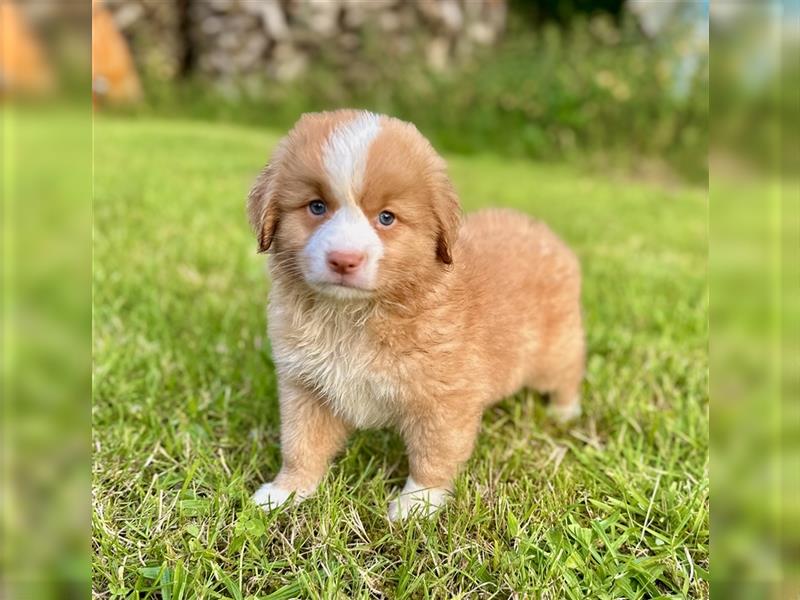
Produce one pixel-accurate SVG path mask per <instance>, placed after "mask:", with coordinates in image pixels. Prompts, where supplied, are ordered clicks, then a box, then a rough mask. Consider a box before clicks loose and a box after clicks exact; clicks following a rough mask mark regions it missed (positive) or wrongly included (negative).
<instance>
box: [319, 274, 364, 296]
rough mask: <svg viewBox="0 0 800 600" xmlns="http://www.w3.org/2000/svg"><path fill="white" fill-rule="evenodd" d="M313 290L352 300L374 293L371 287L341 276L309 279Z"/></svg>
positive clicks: (325, 294)
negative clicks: (324, 279)
mask: <svg viewBox="0 0 800 600" xmlns="http://www.w3.org/2000/svg"><path fill="white" fill-rule="evenodd" d="M309 284H310V285H311V287H312V288H313V289H314V291H316V292H318V293H320V294H322V295H324V296H330V297H333V298H337V299H340V300H354V299H365V298H370V297H372V295H373V294H374V293H375V290H374V289H372V288H367V287H364V286H362V285H359V284H357V283H355V282H353V281H348V280H347V279H346V278H344V277H341V278H339V279H338V280H333V281H332V280H326V281H309Z"/></svg>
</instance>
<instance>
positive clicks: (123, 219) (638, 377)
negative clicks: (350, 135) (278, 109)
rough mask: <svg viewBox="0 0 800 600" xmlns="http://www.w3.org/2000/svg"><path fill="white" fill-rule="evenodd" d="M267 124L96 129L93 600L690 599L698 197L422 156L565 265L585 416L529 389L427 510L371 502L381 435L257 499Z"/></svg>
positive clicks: (263, 437)
mask: <svg viewBox="0 0 800 600" xmlns="http://www.w3.org/2000/svg"><path fill="white" fill-rule="evenodd" d="M276 140H277V135H276V133H275V132H267V131H261V130H252V129H243V128H237V127H232V126H222V125H208V124H203V123H191V122H169V121H152V120H141V121H126V120H119V119H99V120H98V122H97V124H96V129H95V164H96V168H95V169H96V170H95V199H94V218H95V236H94V252H95V254H94V408H93V411H94V412H93V424H94V434H93V445H94V477H93V505H94V512H93V544H94V547H93V549H94V569H93V586H94V591H95V594H96V596H97V597H112V596H113V597H164V598H172V599H178V598H190V597H205V598H223V597H224V598H250V597H258V598H362V597H389V598H458V597H463V598H467V597H469V598H474V597H497V598H508V597H543V598H576V599H579V598H580V599H582V598H652V597H692V598H696V597H706V596H707V594H708V592H707V587H708V586H707V580H708V535H709V534H708V530H709V526H708V444H707V442H708V439H707V438H708V434H707V433H708V432H707V428H708V417H707V412H708V395H707V380H708V375H707V319H706V314H707V291H706V290H707V288H706V207H707V205H706V196H705V191H704V190H702V189H697V188H673V189H669V190H667V189H663V188H660V187H656V186H654V185H646V184H643V183H632V182H627V181H622V180H618V179H617V180H614V179H611V178H603V177H600V176H598V175H591V176H590V175H585V174H583V173H581V172H579V171H575V170H572V169H570V168H569V167H567V166H563V167H554V166H552V165H546V166H545V165H539V164H536V163H531V162H524V161H511V160H505V159H498V158H493V157H490V156H486V157H468V158H464V157H456V156H450V157H448V159H449V162H450V165H451V172H452V175H453V178H454V180H455V183H456V185H457V187H458V189H459V191H460V193H461V196H462V200H463V203H464V206H465V209H466V210H468V211H469V210H475V209H477V208H479V207H481V206H487V205H493V206H513V207H516V208H518V209H521V210H524V211H526V212H529V213H531V214H534V215H536V216H538V217H540V218H542V219H544V220H545V221H547V222H548V223H550V224H551V225H552V227H553V228H554V229H555V230H556V231H558V232H559V233H560V234H561V235H562V236H563V237H564V238H565V239H566V240H567V241H568V242H569V243H570V244H571V245H572V246H573V247H574V248H575V249H576V251H577V252H578V254H579V256H580V257H581V260H582V263H583V269H584V277H585V284H584V306H585V313H586V323H587V332H588V342H589V359H588V373H587V377H586V384H585V394H584V396H585V416H584V417H582V418H581V419H580V420H579V421H578V422H577V423H576V424H574V425H572V426H570V427H567V428H566V429H559V428H558V427H556V426H555V425H554V424H553V423H551V422H549V421H548V420H547V419H546V418H545V405H544V403H543V402H542V400H541V399H540V398H538V397H536V396H535V395H533V394H520V395H518V397H515V398H510V399H508V400H506V401H504V402H502V403H501V404H499V405H498V406H496V407H495V408H493V409H491V410H489V411H488V412H487V414H486V415H485V417H484V420H483V430H482V433H481V436H480V439H479V441H478V444H477V449H476V451H475V453H474V455H473V457H472V459H471V460H470V461H469V463H468V465H467V467H466V469H465V471H464V473H463V474H462V475H461V476H460V477H459V479H458V481H457V489H456V494H455V498H454V500H453V501H452V503H451V504H450V505H449V506H448V507H447V508H446V509H445V510H444V511H442V512H441V513H440V514H439V515H438V516H436V517H434V518H433V519H431V520H429V521H426V520H418V519H415V518H412V519H411V520H409V521H407V522H405V523H402V524H390V523H389V522H388V521H387V519H386V516H385V511H386V505H387V502H388V500H389V499H390V497H391V496H392V494H393V493H395V492H396V491H397V489H398V488H399V487H400V486H401V485H402V482H403V480H404V478H405V475H406V474H407V463H406V459H405V457H404V453H403V446H402V443H401V441H400V440H399V438H398V437H397V436H396V435H395V434H393V433H390V432H385V431H365V432H361V433H358V434H356V435H355V436H354V437H353V439H352V441H351V443H350V445H349V447H348V449H347V451H346V452H345V453H344V455H343V456H342V457H341V458H340V459H339V460H338V461H337V462H336V463H335V464H334V466H333V468H332V469H331V471H330V473H329V476H328V477H327V479H326V480H325V481H324V483H323V485H322V486H321V488H320V490H319V493H318V494H317V496H316V497H315V498H313V499H312V500H309V501H308V502H306V503H304V504H302V505H300V506H297V507H288V508H285V509H282V510H280V511H277V512H274V513H272V514H270V515H265V514H264V513H262V512H261V511H260V509H258V508H256V507H254V506H252V505H251V504H250V503H249V502H248V497H249V495H250V494H251V493H252V491H253V490H254V489H255V487H256V486H257V485H258V484H260V483H261V482H263V481H265V480H269V479H270V478H271V477H272V476H273V475H274V474H275V472H276V471H277V469H278V467H279V448H278V432H279V422H278V411H277V400H276V395H275V378H274V374H273V368H272V364H271V360H270V355H269V342H268V339H267V338H266V335H265V326H266V323H265V310H264V306H265V300H266V295H267V290H268V283H267V281H266V279H265V277H264V264H263V259H262V258H261V257H259V256H257V255H256V253H255V247H256V246H255V241H254V240H253V239H252V238H251V234H250V231H249V228H248V225H247V223H246V218H245V212H244V198H245V195H246V192H247V189H248V187H249V184H250V183H251V180H252V178H253V177H254V175H255V173H256V172H257V170H258V169H259V168H260V167H261V165H262V164H263V162H264V161H265V160H266V158H267V155H268V152H269V150H270V148H271V146H272V145H273V144H274V143H275V142H276ZM64 243H69V242H68V240H65V241H64Z"/></svg>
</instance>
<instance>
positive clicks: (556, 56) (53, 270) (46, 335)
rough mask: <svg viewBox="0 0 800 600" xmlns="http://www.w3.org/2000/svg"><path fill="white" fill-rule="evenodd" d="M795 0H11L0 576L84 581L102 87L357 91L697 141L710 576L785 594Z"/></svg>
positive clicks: (265, 111)
mask: <svg viewBox="0 0 800 600" xmlns="http://www.w3.org/2000/svg"><path fill="white" fill-rule="evenodd" d="M709 13H710V17H711V20H710V23H711V27H710V34H711V35H710V39H711V42H712V44H711V46H712V51H713V54H714V61H713V62H711V64H710V65H709V57H708V41H709ZM799 14H800V12H798V5H797V2H791V1H787V2H777V1H773V2H753V3H735V2H714V3H712V5H711V6H710V7H709V5H708V2H706V1H703V0H700V1H697V2H686V1H670V0H659V1H655V0H653V1H649V2H637V1H631V0H628V1H623V0H562V1H557V0H538V1H537V0H529V1H523V0H419V1H400V0H370V1H363V2H357V1H348V0H318V1H314V0H258V1H256V0H250V1H245V0H174V1H170V0H106V1H105V2H99V1H95V2H92V3H91V5H90V3H89V1H88V0H87V1H86V2H60V1H57V0H0V34H2V35H1V36H0V102H1V104H0V123H1V124H2V128H1V130H0V132H1V133H2V142H3V143H2V154H0V174H1V175H2V201H3V211H2V212H3V220H2V236H3V237H2V259H3V260H2V269H3V271H2V281H3V302H2V311H3V312H2V337H3V352H2V367H3V370H2V384H3V386H2V389H3V407H4V412H3V422H2V434H1V437H2V439H3V454H2V458H3V473H2V477H3V479H2V485H0V494H1V495H2V511H3V515H2V516H3V519H2V538H3V552H2V554H1V555H0V580H2V583H3V586H4V587H3V589H4V590H5V586H6V585H7V584H8V585H9V589H11V587H10V584H9V583H8V582H15V583H19V582H22V584H23V585H25V586H28V587H26V588H25V589H35V590H37V591H38V592H40V594H36V595H31V594H26V595H25V597H38V596H41V595H43V594H48V595H53V596H57V597H63V596H64V595H68V594H72V595H75V596H81V597H85V595H86V594H85V592H86V591H87V588H86V587H85V585H79V584H85V581H86V578H87V576H88V567H87V564H88V560H87V559H88V556H84V554H87V555H88V552H89V547H88V544H87V543H86V539H87V537H88V535H87V531H88V529H89V527H88V525H89V510H90V509H89V504H90V498H89V494H88V492H87V491H86V490H87V489H88V472H89V463H90V456H89V452H90V448H89V447H88V443H87V440H88V438H89V435H90V431H89V430H90V418H91V417H90V397H91V396H90V394H91V390H90V383H91V382H90V378H89V370H90V368H91V350H90V348H91V345H90V344H91V339H90V338H91V310H90V302H91V272H90V269H91V236H92V231H91V200H90V199H91V193H92V192H91V182H92V168H93V162H92V138H91V131H92V107H94V110H95V111H97V112H98V113H112V114H115V115H120V116H122V117H123V118H131V119H136V118H139V117H142V116H148V117H149V116H156V117H160V118H165V119H167V118H170V119H200V120H209V121H230V122H237V123H241V124H252V125H253V126H264V127H268V128H270V129H273V130H275V131H280V130H285V129H286V128H287V127H288V126H289V125H291V124H292V123H293V122H294V121H295V120H296V118H297V116H298V114H299V113H301V112H303V111H308V110H320V109H330V108H335V107H340V106H355V107H364V108H369V109H372V110H376V111H381V112H387V113H391V114H394V115H396V116H398V117H401V118H404V119H408V120H412V121H414V122H415V123H417V125H418V126H419V127H420V129H421V130H422V131H423V133H425V134H426V135H427V136H428V137H430V138H431V139H432V141H433V142H434V144H435V145H436V146H437V147H438V148H439V149H440V150H442V151H446V152H449V153H464V154H469V153H481V154H482V153H489V154H496V155H500V156H514V157H527V158H532V159H535V160H537V161H548V162H565V161H568V162H571V163H579V164H581V165H582V166H586V167H587V168H589V169H603V170H610V171H614V172H615V173H616V172H619V173H622V174H625V175H630V176H634V177H642V178H647V179H651V180H657V181H659V182H663V183H665V184H666V185H671V184H672V183H675V182H690V183H692V184H696V185H704V184H705V183H706V182H707V181H708V179H706V178H707V177H708V176H709V160H708V159H709V156H711V161H710V192H709V196H710V222H711V237H710V242H711V252H710V263H709V276H710V288H711V356H712V375H711V387H712V390H711V396H712V412H713V415H714V416H713V417H712V427H711V439H712V444H713V446H712V488H713V489H712V498H713V503H714V508H713V510H712V531H713V533H712V538H713V543H714V552H713V554H712V556H713V558H712V569H711V571H712V577H713V579H714V584H715V586H714V588H712V591H713V590H714V589H717V590H719V597H726V598H731V597H754V598H755V597H787V598H788V597H797V595H796V594H797V582H798V580H800V576H799V575H798V564H800V560H798V556H800V550H798V548H800V545H799V544H798V539H800V529H799V528H798V522H800V514H799V513H798V507H799V506H800V479H799V478H798V472H800V469H798V465H800V460H799V458H798V457H800V450H799V449H798V440H799V439H800V415H798V403H797V401H796V400H797V397H798V395H800V394H799V392H798V390H800V385H798V384H799V382H800V379H799V378H798V365H800V360H798V357H800V346H798V339H800V336H798V335H797V332H798V322H799V320H798V316H799V315H800V312H799V311H798V298H800V294H798V291H799V290H798V282H799V281H800V276H798V272H797V268H798V265H800V261H798V260H797V258H798V256H797V254H798V248H800V244H798V224H799V223H800V221H799V220H798V215H799V214H800V186H799V185H798V177H797V169H798V158H799V157H800V153H798V152H797V148H798V131H800V127H798V124H799V123H800V118H799V115H798V106H800V98H799V97H798V90H800V86H798V73H800V65H798V56H800V53H798V40H800V35H799V34H800V22H799V21H798V19H799V17H798V15H799ZM92 30H94V32H93V33H94V35H93V36H91V37H90V35H91V33H92ZM90 40H91V46H92V48H91V49H90ZM90 56H91V57H92V61H91V63H92V64H91V68H90V60H89V58H90ZM709 99H710V105H711V108H712V111H711V114H710V115H709ZM42 540H47V541H48V543H46V544H44V543H42ZM65 548H67V549H68V551H64V549H65ZM743 583H747V585H743ZM9 597H13V596H12V595H10V596H9ZM19 597H22V596H21V595H20V596H19Z"/></svg>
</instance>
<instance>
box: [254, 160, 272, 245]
mask: <svg viewBox="0 0 800 600" xmlns="http://www.w3.org/2000/svg"><path fill="white" fill-rule="evenodd" d="M275 172H276V167H275V161H274V160H273V161H272V162H270V163H269V164H268V165H267V166H266V167H264V169H263V170H262V171H261V173H259V174H258V177H256V181H255V183H254V184H253V187H252V188H251V189H250V193H249V194H248V195H247V216H248V218H249V219H250V226H251V227H252V228H253V231H254V232H255V234H256V236H257V238H258V251H259V252H266V251H267V250H269V247H270V245H272V238H273V236H274V235H275V231H276V229H277V228H278V205H277V202H276V201H275V185H276V184H275Z"/></svg>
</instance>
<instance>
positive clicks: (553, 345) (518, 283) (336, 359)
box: [248, 110, 584, 520]
mask: <svg viewBox="0 0 800 600" xmlns="http://www.w3.org/2000/svg"><path fill="white" fill-rule="evenodd" d="M248 212H249V217H250V221H251V224H252V226H253V228H254V230H255V233H256V235H257V237H258V244H259V251H260V252H267V251H269V253H270V260H269V270H270V274H271V279H272V288H271V292H270V300H269V309H268V322H269V326H268V329H269V336H270V340H271V343H272V352H273V357H274V362H275V367H276V370H277V377H278V393H279V399H280V413H281V454H282V461H283V465H282V467H281V470H280V472H279V473H278V475H277V476H276V477H275V479H274V481H272V482H271V483H266V484H264V485H263V486H261V488H259V490H258V491H257V492H256V493H255V495H254V496H253V499H254V500H255V502H256V503H257V504H259V505H261V506H263V507H264V508H265V509H270V508H272V507H275V506H277V505H280V504H281V503H283V502H284V501H286V500H287V499H288V498H289V497H290V496H291V495H292V494H294V499H295V500H301V499H303V498H307V497H309V496H310V495H311V494H313V493H314V490H315V489H316V487H317V485H318V484H319V482H320V480H321V479H322V478H323V476H324V474H325V471H326V469H327V467H328V465H329V463H330V461H331V459H332V458H333V457H334V456H335V455H336V453H337V452H338V451H339V450H340V449H341V448H342V446H343V445H344V443H345V441H346V439H347V437H348V434H349V433H350V432H351V431H353V430H354V429H361V428H372V427H393V428H395V429H396V430H397V431H399V433H400V434H401V435H402V437H403V438H404V441H405V443H406V447H407V451H408V460H409V470H410V473H409V476H408V479H407V480H406V483H405V487H404V488H403V490H402V492H401V493H400V495H399V497H398V498H397V499H395V500H393V501H392V502H391V504H390V505H389V518H390V519H392V520H395V519H400V518H403V517H405V516H407V515H408V514H409V512H410V511H412V510H419V511H421V512H422V513H425V514H429V513H431V512H433V511H434V510H435V509H436V508H437V507H439V506H440V505H442V504H443V503H444V502H445V500H446V498H447V496H448V494H449V493H450V492H451V490H452V487H453V480H454V478H455V477H456V474H457V473H458V470H459V467H460V466H461V465H462V464H463V463H464V462H465V461H466V460H467V459H468V458H469V456H470V454H471V452H472V449H473V446H474V444H475V439H476V436H477V434H478V428H479V426H480V421H481V415H482V413H483V411H484V409H486V408H487V407H488V406H490V405H491V404H493V403H495V402H497V401H499V400H501V399H502V398H504V397H506V396H509V395H510V394H513V393H514V392H516V391H517V390H519V389H521V388H523V387H525V386H528V387H531V388H534V389H536V390H540V391H542V392H548V393H550V394H551V409H552V410H553V411H554V412H555V414H556V416H557V417H559V418H561V419H569V418H572V417H575V416H577V415H578V414H579V413H580V403H579V402H580V401H579V388H580V385H581V380H582V378H583V371H584V336H583V328H582V324H581V308H580V268H579V265H578V261H577V260H576V258H575V256H574V255H573V254H572V252H571V251H570V250H569V249H568V248H567V247H566V246H565V245H564V243H563V242H562V241H561V240H559V239H558V238H557V237H556V236H555V235H554V234H553V233H552V232H551V231H550V230H549V229H548V228H547V227H546V226H545V225H543V224H541V223H538V222H536V221H533V220H531V219H530V218H528V217H526V216H524V215H522V214H518V213H515V212H512V211H507V210H487V211H482V212H479V213H476V214H474V215H471V216H469V217H468V218H466V219H465V220H464V221H463V223H462V219H461V216H460V207H459V201H458V197H457V195H456V192H455V190H454V189H453V185H452V184H451V182H450V180H449V178H448V176H447V172H446V167H445V163H444V161H443V160H442V158H441V157H440V156H439V155H438V154H437V153H436V152H435V150H434V149H433V147H432V146H431V145H430V143H429V142H428V141H427V140H426V139H425V138H424V137H423V136H422V135H421V134H420V133H419V132H418V131H417V129H416V128H415V127H414V126H413V125H410V124H408V123H404V122H402V121H399V120H397V119H393V118H390V117H385V116H379V115H376V114H372V113H369V112H361V111H352V110H342V111H336V112H326V113H319V114H307V115H304V116H303V117H302V118H301V119H300V120H299V121H298V123H297V124H296V125H295V127H294V129H292V131H291V132H289V134H288V135H287V136H286V137H285V138H284V139H283V140H282V141H281V142H280V144H279V145H278V147H277V150H276V151H275V153H274V155H273V156H272V160H271V161H270V162H269V164H268V165H267V166H266V168H265V169H264V170H263V171H262V172H261V174H260V175H259V176H258V178H257V180H256V182H255V185H254V186H253V188H252V190H251V191H250V194H249V198H248Z"/></svg>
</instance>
